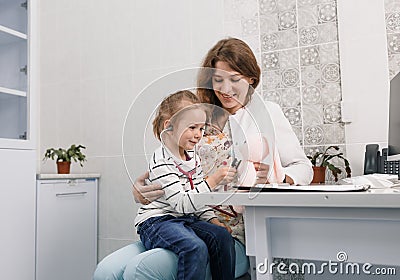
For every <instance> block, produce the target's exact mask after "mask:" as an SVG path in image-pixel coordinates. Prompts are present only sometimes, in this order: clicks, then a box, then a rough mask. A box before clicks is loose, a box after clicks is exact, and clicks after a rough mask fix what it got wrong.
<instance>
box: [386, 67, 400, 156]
mask: <svg viewBox="0 0 400 280" xmlns="http://www.w3.org/2000/svg"><path fill="white" fill-rule="evenodd" d="M388 146H389V147H388V153H387V156H388V157H387V159H388V160H389V161H395V160H396V161H398V160H400V73H397V75H396V76H394V78H393V79H392V80H391V81H390V105H389V137H388Z"/></svg>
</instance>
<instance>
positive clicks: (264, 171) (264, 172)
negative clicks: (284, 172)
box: [253, 162, 269, 184]
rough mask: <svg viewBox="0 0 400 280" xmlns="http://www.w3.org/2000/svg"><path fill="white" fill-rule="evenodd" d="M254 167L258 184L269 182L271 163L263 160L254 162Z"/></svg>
mask: <svg viewBox="0 0 400 280" xmlns="http://www.w3.org/2000/svg"><path fill="white" fill-rule="evenodd" d="M253 165H254V168H255V169H256V171H257V172H256V175H257V180H256V184H268V183H269V181H268V172H269V165H266V164H265V163H261V162H253Z"/></svg>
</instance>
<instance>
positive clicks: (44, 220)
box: [36, 174, 98, 280]
mask: <svg viewBox="0 0 400 280" xmlns="http://www.w3.org/2000/svg"><path fill="white" fill-rule="evenodd" d="M49 176H50V175H49ZM60 176H61V177H69V178H67V179H57V177H58V178H60ZM73 176H74V175H72V174H70V175H54V176H53V177H54V178H52V179H43V178H45V177H46V175H39V178H41V179H38V181H37V218H36V219H37V225H36V227H37V228H36V280H54V279H57V280H71V279H76V280H90V279H92V276H93V272H94V270H95V268H96V264H97V185H98V184H97V178H95V177H92V178H91V177H90V176H86V178H73Z"/></svg>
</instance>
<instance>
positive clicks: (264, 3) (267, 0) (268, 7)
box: [259, 0, 278, 15]
mask: <svg viewBox="0 0 400 280" xmlns="http://www.w3.org/2000/svg"><path fill="white" fill-rule="evenodd" d="M277 2H278V0H260V2H259V5H260V14H261V15H267V14H271V13H275V12H276V11H277V9H278V3H277Z"/></svg>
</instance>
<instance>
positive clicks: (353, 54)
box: [337, 0, 389, 176]
mask: <svg viewBox="0 0 400 280" xmlns="http://www.w3.org/2000/svg"><path fill="white" fill-rule="evenodd" d="M360 7H362V8H360ZM337 8H338V12H337V13H338V22H339V25H338V27H339V48H340V64H341V77H342V98H343V103H344V106H343V110H344V114H345V115H349V117H350V120H351V123H349V124H347V125H346V150H347V157H348V158H349V160H350V164H351V166H352V169H353V176H354V175H361V174H363V168H364V151H365V145H366V144H371V143H377V144H380V147H381V148H385V147H387V137H388V120H389V114H388V110H389V70H388V69H389V66H388V58H387V44H386V31H385V7H384V0H371V1H368V2H366V1H363V0H352V1H346V0H338V1H337Z"/></svg>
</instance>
